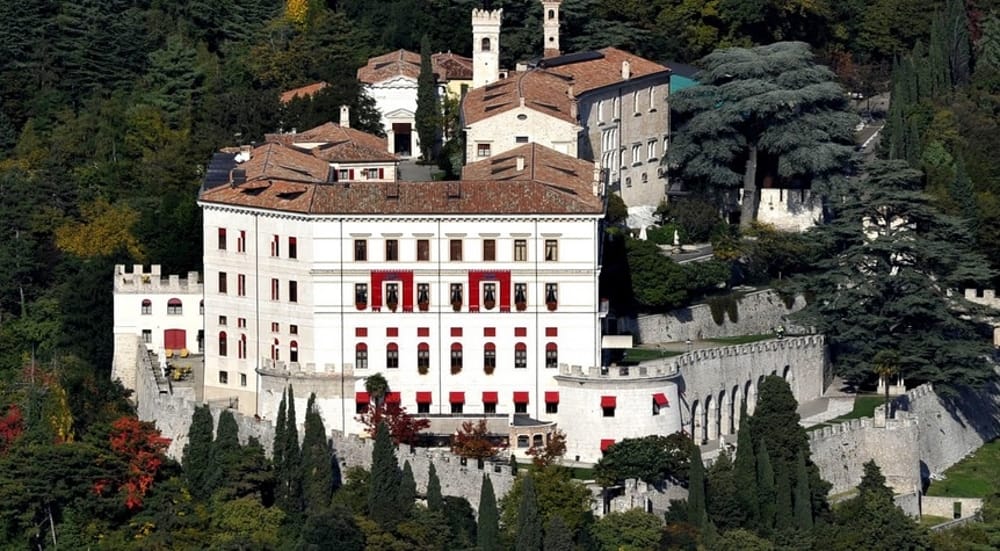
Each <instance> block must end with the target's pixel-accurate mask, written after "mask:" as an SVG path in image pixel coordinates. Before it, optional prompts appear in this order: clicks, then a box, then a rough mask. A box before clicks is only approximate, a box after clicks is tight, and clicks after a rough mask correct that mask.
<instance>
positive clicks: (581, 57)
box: [538, 52, 604, 67]
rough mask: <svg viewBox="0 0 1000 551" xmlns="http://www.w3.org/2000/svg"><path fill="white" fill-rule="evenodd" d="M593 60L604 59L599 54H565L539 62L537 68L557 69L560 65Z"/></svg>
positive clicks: (602, 55)
mask: <svg viewBox="0 0 1000 551" xmlns="http://www.w3.org/2000/svg"><path fill="white" fill-rule="evenodd" d="M595 59H604V54H602V53H601V52H577V53H575V54H566V55H561V56H558V57H548V58H545V59H542V60H541V61H539V62H538V66H539V67H559V66H560V65H569V64H570V63H580V62H581V61H593V60H595Z"/></svg>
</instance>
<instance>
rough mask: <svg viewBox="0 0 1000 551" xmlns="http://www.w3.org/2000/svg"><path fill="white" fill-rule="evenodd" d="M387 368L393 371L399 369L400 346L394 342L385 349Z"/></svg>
mask: <svg viewBox="0 0 1000 551" xmlns="http://www.w3.org/2000/svg"><path fill="white" fill-rule="evenodd" d="M385 366H386V367H387V368H391V369H395V368H397V367H399V345H397V344H396V343H394V342H390V343H389V344H387V345H386V347H385Z"/></svg>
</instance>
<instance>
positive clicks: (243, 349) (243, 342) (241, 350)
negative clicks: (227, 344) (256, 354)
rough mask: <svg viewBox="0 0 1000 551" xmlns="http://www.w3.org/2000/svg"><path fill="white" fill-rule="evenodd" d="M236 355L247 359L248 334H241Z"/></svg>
mask: <svg viewBox="0 0 1000 551" xmlns="http://www.w3.org/2000/svg"><path fill="white" fill-rule="evenodd" d="M236 357H237V358H239V359H241V360H242V359H245V358H246V357H247V336H246V333H241V334H240V342H239V343H238V344H237V345H236Z"/></svg>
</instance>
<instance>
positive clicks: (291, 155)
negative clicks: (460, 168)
mask: <svg viewBox="0 0 1000 551" xmlns="http://www.w3.org/2000/svg"><path fill="white" fill-rule="evenodd" d="M542 149H544V148H541V147H540V146H539V148H538V149H535V150H530V151H527V154H528V155H530V158H531V159H532V165H534V166H536V167H540V168H537V169H536V171H535V174H534V176H535V178H534V179H531V177H530V176H531V175H528V174H525V177H524V178H520V179H514V178H513V175H508V174H504V172H505V170H506V169H501V170H500V172H498V173H497V174H492V175H490V176H491V177H488V178H484V179H482V180H478V179H477V180H463V181H461V182H333V183H328V182H327V181H326V178H327V173H328V170H329V169H328V165H327V163H325V162H323V161H322V160H321V159H317V158H316V157H314V156H312V155H310V154H308V153H305V152H303V151H300V150H298V149H296V148H294V147H290V146H286V145H284V144H281V143H276V142H275V143H268V144H265V145H262V146H260V147H257V148H256V149H254V150H253V153H252V156H251V158H250V160H249V161H247V162H245V163H243V164H242V165H239V167H238V168H240V169H242V170H244V171H245V174H246V181H245V182H242V183H232V184H223V185H219V186H216V187H211V188H209V187H205V188H202V190H201V194H200V197H199V199H200V200H201V201H203V202H205V203H214V204H224V205H236V206H244V207H252V208H262V209H269V210H278V211H286V212H298V213H303V214H354V215H393V214H492V215H504V214H597V215H599V214H601V213H602V212H603V201H602V200H601V198H600V197H596V196H594V195H593V191H592V188H591V186H590V184H589V183H588V182H586V181H585V180H587V178H586V174H580V173H579V171H582V170H583V165H587V166H589V163H586V162H582V161H581V162H576V161H575V160H573V159H570V160H569V161H567V160H564V159H561V158H560V157H559V156H560V154H559V153H556V152H554V151H551V150H549V151H541V150H542ZM511 159H513V157H512V158H511ZM570 161H572V162H570ZM497 162H498V163H501V164H502V162H503V161H497ZM580 163H582V164H580ZM560 167H562V170H563V172H562V176H559V174H558V172H559V170H560ZM567 167H569V168H567ZM515 168H516V167H515ZM473 170H474V171H475V170H477V169H476V168H474V167H473ZM547 170H552V171H555V172H551V173H546V172H545V171H547ZM574 170H575V171H576V173H574ZM498 176H499V177H498ZM545 179H548V180H551V182H549V181H545Z"/></svg>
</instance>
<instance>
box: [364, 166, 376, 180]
mask: <svg viewBox="0 0 1000 551" xmlns="http://www.w3.org/2000/svg"><path fill="white" fill-rule="evenodd" d="M365 177H366V178H368V179H369V180H377V179H378V169H377V168H366V169H365Z"/></svg>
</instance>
